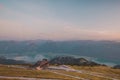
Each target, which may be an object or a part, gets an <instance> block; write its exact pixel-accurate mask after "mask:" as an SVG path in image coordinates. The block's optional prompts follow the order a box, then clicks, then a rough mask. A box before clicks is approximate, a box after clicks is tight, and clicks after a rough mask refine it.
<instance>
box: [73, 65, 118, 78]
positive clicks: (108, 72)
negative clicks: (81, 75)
mask: <svg viewBox="0 0 120 80" xmlns="http://www.w3.org/2000/svg"><path fill="white" fill-rule="evenodd" d="M71 67H72V68H74V69H77V70H85V71H88V72H97V73H102V74H103V75H104V76H108V77H112V78H118V79H120V69H112V68H111V67H107V66H94V67H90V66H71Z"/></svg>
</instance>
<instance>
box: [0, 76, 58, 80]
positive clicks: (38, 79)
mask: <svg viewBox="0 0 120 80" xmlns="http://www.w3.org/2000/svg"><path fill="white" fill-rule="evenodd" d="M0 78H5V79H20V80H59V79H40V78H26V77H8V76H0Z"/></svg>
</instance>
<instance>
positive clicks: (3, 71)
mask: <svg viewBox="0 0 120 80" xmlns="http://www.w3.org/2000/svg"><path fill="white" fill-rule="evenodd" d="M0 76H14V77H30V78H45V79H62V80H75V79H72V78H70V77H66V76H62V75H57V74H55V73H51V72H48V71H45V70H44V71H43V70H41V71H37V70H27V69H20V68H12V67H7V66H0Z"/></svg>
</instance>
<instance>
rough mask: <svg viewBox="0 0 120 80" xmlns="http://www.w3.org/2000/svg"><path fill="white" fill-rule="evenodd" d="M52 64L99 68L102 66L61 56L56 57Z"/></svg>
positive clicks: (51, 61) (83, 59)
mask: <svg viewBox="0 0 120 80" xmlns="http://www.w3.org/2000/svg"><path fill="white" fill-rule="evenodd" d="M50 64H56V65H79V66H80V65H81V66H97V65H100V64H98V63H95V62H92V61H88V60H87V59H85V58H74V57H71V56H62V57H61V56H59V57H55V58H53V59H52V60H50Z"/></svg>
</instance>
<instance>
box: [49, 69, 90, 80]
mask: <svg viewBox="0 0 120 80" xmlns="http://www.w3.org/2000/svg"><path fill="white" fill-rule="evenodd" d="M50 72H52V73H55V74H58V75H63V76H67V77H71V78H75V79H78V80H90V79H85V78H81V77H77V76H72V75H68V74H64V73H59V72H56V71H50Z"/></svg>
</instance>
